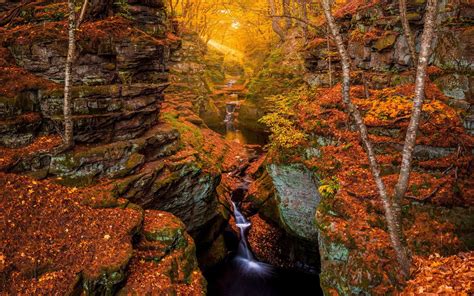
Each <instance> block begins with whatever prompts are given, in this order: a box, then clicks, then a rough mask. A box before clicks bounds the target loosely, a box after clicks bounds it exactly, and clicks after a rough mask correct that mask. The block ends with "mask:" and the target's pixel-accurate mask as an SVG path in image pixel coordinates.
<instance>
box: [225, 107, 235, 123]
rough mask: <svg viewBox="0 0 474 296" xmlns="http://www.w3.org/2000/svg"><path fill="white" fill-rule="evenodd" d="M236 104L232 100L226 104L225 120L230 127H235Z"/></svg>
mask: <svg viewBox="0 0 474 296" xmlns="http://www.w3.org/2000/svg"><path fill="white" fill-rule="evenodd" d="M235 107H236V104H235V103H233V102H231V103H227V105H226V106H225V112H226V114H225V119H224V122H225V123H226V124H227V126H228V127H233V124H234V112H235Z"/></svg>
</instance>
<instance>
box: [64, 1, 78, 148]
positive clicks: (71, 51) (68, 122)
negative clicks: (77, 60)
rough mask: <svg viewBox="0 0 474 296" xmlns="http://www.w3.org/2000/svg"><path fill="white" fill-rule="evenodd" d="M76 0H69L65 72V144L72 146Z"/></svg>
mask: <svg viewBox="0 0 474 296" xmlns="http://www.w3.org/2000/svg"><path fill="white" fill-rule="evenodd" d="M74 7H75V5H74V0H68V10H69V29H68V50H67V57H66V70H65V74H64V146H65V147H66V148H70V147H72V146H73V145H74V134H73V132H74V131H73V130H74V123H73V121H72V115H71V108H72V104H71V68H72V62H73V60H74V55H75V52H76V42H75V30H76V13H75V11H74Z"/></svg>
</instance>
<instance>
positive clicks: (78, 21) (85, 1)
mask: <svg viewBox="0 0 474 296" xmlns="http://www.w3.org/2000/svg"><path fill="white" fill-rule="evenodd" d="M88 4H89V0H84V3H83V4H82V8H81V14H80V15H79V19H78V20H77V25H76V27H77V28H79V26H80V25H81V24H82V22H83V21H84V17H85V15H86V11H87V5H88Z"/></svg>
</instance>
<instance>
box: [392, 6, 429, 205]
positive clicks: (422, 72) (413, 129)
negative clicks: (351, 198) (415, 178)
mask: <svg viewBox="0 0 474 296" xmlns="http://www.w3.org/2000/svg"><path fill="white" fill-rule="evenodd" d="M426 10H427V12H426V14H425V25H424V28H423V35H422V36H421V48H420V57H419V59H418V65H417V69H416V82H415V98H414V100H413V111H412V115H411V118H410V123H409V125H408V129H407V133H406V136H405V145H404V147H403V154H402V164H401V167H400V175H399V176H398V182H397V185H396V186H395V202H396V203H397V204H399V203H400V200H401V199H402V198H403V196H404V195H405V193H406V190H407V187H408V181H409V178H410V170H411V162H412V159H413V150H414V149H415V144H416V134H417V131H418V126H419V124H420V116H421V111H422V110H421V109H422V107H423V100H424V97H425V94H424V90H425V81H426V67H427V66H428V62H429V58H430V55H431V42H432V41H433V37H434V34H435V30H434V29H435V25H436V16H437V10H438V1H437V0H428V1H427V6H426ZM397 212H400V209H399V208H397Z"/></svg>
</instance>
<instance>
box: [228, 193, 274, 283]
mask: <svg viewBox="0 0 474 296" xmlns="http://www.w3.org/2000/svg"><path fill="white" fill-rule="evenodd" d="M232 205H233V208H234V218H235V225H236V226H237V228H239V231H240V241H239V247H238V249H237V256H236V257H235V258H234V260H235V261H236V262H237V263H238V266H239V267H240V268H241V269H242V270H243V271H246V272H248V273H255V274H258V275H261V276H264V275H268V274H270V273H271V270H272V267H271V265H269V264H265V263H262V262H258V261H257V260H255V257H254V256H253V254H252V252H251V251H250V248H249V245H248V243H247V231H248V229H249V228H250V226H251V225H252V223H250V221H248V220H247V219H246V218H245V217H244V215H242V213H241V212H240V211H239V209H238V208H237V205H236V204H235V202H232Z"/></svg>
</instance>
